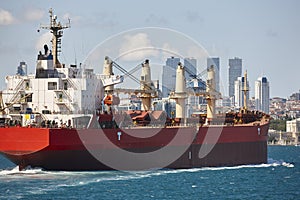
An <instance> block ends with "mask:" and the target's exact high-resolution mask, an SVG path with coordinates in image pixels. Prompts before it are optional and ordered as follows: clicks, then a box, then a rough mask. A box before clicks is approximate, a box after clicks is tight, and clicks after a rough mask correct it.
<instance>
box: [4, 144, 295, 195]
mask: <svg viewBox="0 0 300 200" xmlns="http://www.w3.org/2000/svg"><path fill="white" fill-rule="evenodd" d="M268 150H269V155H268V157H269V159H268V160H269V161H268V164H261V165H242V166H236V167H216V168H197V169H186V170H156V171H138V172H120V171H93V172H66V171H58V172H52V171H44V170H42V169H27V170H25V171H22V172H19V171H18V168H17V167H16V166H15V165H14V164H12V163H11V162H10V161H8V160H7V159H5V158H4V157H2V156H0V199H31V200H32V199H110V200H111V199H134V200H138V199H180V200H181V199H300V147H299V146H298V147H297V146H269V147H268Z"/></svg>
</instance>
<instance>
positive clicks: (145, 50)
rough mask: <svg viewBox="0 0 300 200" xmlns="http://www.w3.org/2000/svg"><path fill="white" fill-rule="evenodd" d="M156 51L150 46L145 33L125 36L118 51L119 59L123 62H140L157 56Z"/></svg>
mask: <svg viewBox="0 0 300 200" xmlns="http://www.w3.org/2000/svg"><path fill="white" fill-rule="evenodd" d="M158 53H159V51H158V50H155V47H154V46H153V45H152V44H151V40H150V39H149V37H148V35H147V34H146V33H137V34H135V35H125V36H124V42H123V43H122V44H121V48H120V50H119V55H120V56H121V58H120V59H122V60H125V61H140V60H143V59H145V58H149V57H151V56H157V55H158Z"/></svg>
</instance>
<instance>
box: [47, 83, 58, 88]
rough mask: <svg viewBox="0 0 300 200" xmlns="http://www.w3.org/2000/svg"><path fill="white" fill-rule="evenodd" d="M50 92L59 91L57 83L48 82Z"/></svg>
mask: <svg viewBox="0 0 300 200" xmlns="http://www.w3.org/2000/svg"><path fill="white" fill-rule="evenodd" d="M48 90H57V82H48Z"/></svg>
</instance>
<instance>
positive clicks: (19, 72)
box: [17, 61, 27, 76]
mask: <svg viewBox="0 0 300 200" xmlns="http://www.w3.org/2000/svg"><path fill="white" fill-rule="evenodd" d="M17 75H20V76H26V75H27V65H26V63H25V62H24V61H23V62H20V65H19V66H18V68H17Z"/></svg>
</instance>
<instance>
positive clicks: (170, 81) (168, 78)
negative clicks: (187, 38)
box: [162, 57, 180, 97]
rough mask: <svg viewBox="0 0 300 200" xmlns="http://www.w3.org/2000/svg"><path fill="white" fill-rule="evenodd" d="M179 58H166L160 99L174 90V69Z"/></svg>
mask: <svg viewBox="0 0 300 200" xmlns="http://www.w3.org/2000/svg"><path fill="white" fill-rule="evenodd" d="M179 62H180V58H175V57H171V58H167V61H166V65H164V66H163V73H162V97H168V96H169V94H170V92H171V91H173V90H175V82H176V69H177V66H178V63H179Z"/></svg>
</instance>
